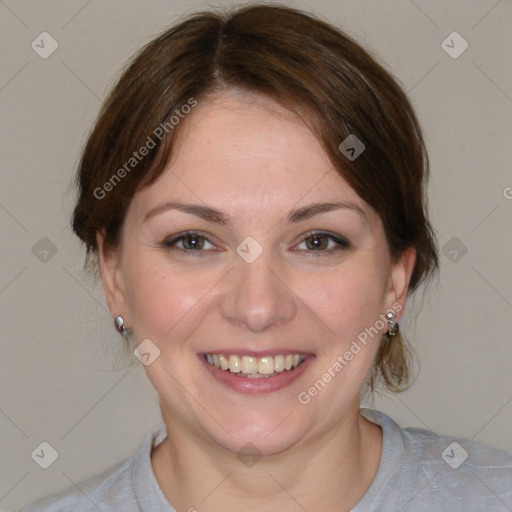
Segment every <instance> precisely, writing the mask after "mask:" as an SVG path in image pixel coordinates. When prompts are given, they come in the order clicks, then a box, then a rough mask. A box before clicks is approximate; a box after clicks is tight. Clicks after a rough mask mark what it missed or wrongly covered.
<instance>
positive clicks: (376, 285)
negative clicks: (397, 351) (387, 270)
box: [300, 260, 385, 351]
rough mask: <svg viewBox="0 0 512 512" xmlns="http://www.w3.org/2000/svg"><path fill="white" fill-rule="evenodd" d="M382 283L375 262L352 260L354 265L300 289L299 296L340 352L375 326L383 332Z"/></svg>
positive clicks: (329, 347) (383, 293)
mask: <svg viewBox="0 0 512 512" xmlns="http://www.w3.org/2000/svg"><path fill="white" fill-rule="evenodd" d="M370 265H371V266H370ZM384 282H385V279H384V278H383V274H382V269H378V268H376V266H375V264H374V263H372V264H370V262H362V263H361V262H356V261H355V260H354V264H353V265H347V266H346V267H344V268H343V269H341V268H340V270H339V271H337V272H333V273H331V274H330V275H329V278H328V279H323V280H321V281H317V283H316V284H315V285H313V286H312V285H311V282H310V285H309V286H303V288H302V291H301V295H300V296H301V297H304V300H305V302H306V303H307V304H308V306H310V308H311V310H312V311H314V313H315V314H316V316H315V318H317V320H319V321H320V320H322V322H321V323H322V324H323V329H324V331H325V332H326V333H327V334H328V335H329V336H330V337H331V338H332V339H333V340H334V343H335V345H336V348H337V349H340V347H341V346H345V345H350V343H351V341H352V340H354V339H356V338H357V336H358V335H359V334H360V333H362V332H365V329H369V328H371V327H375V326H376V327H377V329H379V330H382V327H383V324H382V319H381V318H382V317H381V314H382V313H383V311H384V298H385V287H384ZM379 319H380V320H379ZM319 324H320V322H319ZM331 348H334V347H333V346H332V344H329V345H328V346H326V349H327V350H328V351H331Z"/></svg>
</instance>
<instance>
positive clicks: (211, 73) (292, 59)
mask: <svg viewBox="0 0 512 512" xmlns="http://www.w3.org/2000/svg"><path fill="white" fill-rule="evenodd" d="M226 88H238V89H242V90H246V91H250V92H254V93H256V94H263V95H266V96H269V97H271V98H273V99H275V100H276V101H277V102H279V103H280V104H282V105H283V106H285V107H287V108H288V109H290V110H291V111H293V112H295V113H297V114H299V115H300V116H301V117H302V118H303V119H304V121H305V122H306V124H307V125H308V126H309V127H310V129H311V130H312V132H313V133H314V134H315V135H316V136H317V138H318V140H319V141H320V142H321V143H322V145H323V147H324V149H325V151H326V153H327V154H328V156H329V158H330V159H331V161H332V162H333V165H334V166H335V167H336V168H337V170H338V171H339V173H340V175H342V176H343V178H344V179H345V180H346V181H347V182H348V183H349V184H350V185H351V186H352V188H353V189H354V190H355V191H356V192H357V194H359V196H360V197H361V198H362V199H364V200H365V201H366V202H367V203H369V204H370V205H371V206H372V207H373V208H374V209H375V211H376V212H377V213H378V214H379V216H380V218H381V219H382V222H383V226H384V231H385V234H386V237H387V240H388V245H389V250H390V254H391V256H392V258H393V259H394V260H396V259H397V258H398V257H399V256H400V255H401V254H402V252H403V251H404V250H405V249H407V248H409V247H415V249H416V262H415V266H414V269H413V272H412V276H411V279H410V283H409V290H410V292H413V291H415V290H416V289H417V288H418V286H419V285H420V283H422V282H424V281H426V280H427V279H429V278H431V277H433V276H434V274H435V273H436V271H437V270H438V266H439V260H438V258H439V257H438V251H437V246H436V240H435V236H434V233H433V231H432V228H431V226H430V223H429V220H428V214H427V200H426V195H425V193H426V186H427V180H428V174H429V168H428V159H427V153H426V149H425V145H424V142H423V138H422V134H421V131H420V128H419V125H418V122H417V120H416V116H415V113H414V111H413V109H412V107H411V105H410V103H409V101H408V99H407V97H406V95H405V94H404V92H403V91H402V89H401V88H400V86H399V85H398V84H397V82H396V81H395V80H394V79H393V78H392V77H391V75H390V74H389V73H388V72H387V71H386V70H384V68H383V67H382V66H381V65H380V64H378V63H377V62H376V60H375V59H374V58H373V57H372V56H370V54H369V53H368V52H367V51H365V50H364V49H363V48H362V47H361V46H360V45H359V44H357V43H356V42H354V41H353V40H352V39H351V38H349V37H348V36H347V35H345V34H344V33H343V32H341V31H340V30H338V29H337V28H335V27H333V26H331V25H330V24H328V23H326V22H323V21H321V20H319V19H317V18H315V17H313V16H312V15H310V14H308V13H305V12H302V11H299V10H297V9H292V8H289V7H284V6H279V5H268V4H267V5H258V4H254V5H248V6H244V7H242V8H237V9H235V10H232V11H228V12H225V13H220V12H202V13H198V14H195V15H192V16H189V17H188V18H186V19H184V20H183V21H181V22H180V23H179V24H177V25H175V26H174V27H172V28H170V29H169V30H167V31H166V32H164V33H163V34H162V35H160V36H159V37H157V38H156V39H154V40H153V41H151V42H150V43H149V44H148V45H146V46H145V47H144V48H143V49H142V50H141V51H140V52H139V53H138V54H137V55H136V56H135V57H134V58H133V60H132V62H131V63H130V65H129V66H128V67H127V69H126V70H125V71H124V73H123V74H122V76H121V77H120V79H119V81H118V82H117V84H116V85H115V87H114V88H113V90H112V92H111V93H110V95H109V97H108V98H107V100H106V101H105V103H104V105H103V107H102V109H101V112H100V114H99V117H98V120H97V122H96V124H95V126H94V128H93V130H92V132H91V134H90V136H89V139H88V141H87V144H86V146H85V149H84V151H83V154H82V158H81V161H80V165H79V169H78V174H77V182H78V187H79V197H78V201H77V204H76V208H75V210H74V214H73V222H72V224H73V230H74V232H75V233H76V234H77V236H78V237H79V238H80V239H81V240H82V241H83V242H84V244H85V246H86V249H87V257H86V266H88V265H89V263H90V256H91V255H93V256H97V250H98V247H97V244H96V234H97V232H98V231H104V233H105V239H104V243H105V247H106V248H115V247H116V246H117V245H118V243H119V238H120V233H121V229H122V226H123V221H124V217H125V213H126V210H127V207H128V205H129V203H130V201H131V199H132V198H133V196H134V194H135V193H136V192H137V191H138V190H140V189H142V188H143V187H145V186H147V185H149V184H151V183H153V182H154V181H155V180H156V179H157V178H158V177H159V176H160V175H161V173H162V171H163V169H164V167H165V164H166V162H167V161H168V159H169V157H170V154H171V151H172V141H173V136H174V133H175V132H176V131H177V130H179V129H180V124H177V125H176V127H175V128H174V129H172V128H173V126H171V124H172V123H170V119H171V118H172V116H173V115H174V116H175V117H176V116H178V115H179V114H180V112H181V109H184V105H187V104H188V105H193V102H197V101H201V100H202V99H204V98H206V97H207V96H208V95H209V94H213V93H215V92H216V91H219V90H222V89H226ZM180 117H182V116H180ZM165 127H167V128H165ZM349 135H355V136H356V137H357V138H358V139H359V140H361V141H362V142H363V143H364V145H365V150H364V152H363V153H362V154H361V155H360V156H359V157H358V158H356V159H355V160H351V159H349V158H347V157H346V155H345V154H343V153H342V152H341V151H340V149H339V146H340V143H341V142H342V141H344V140H345V139H346V137H347V136H349ZM150 141H151V142H150ZM143 147H146V148H149V150H148V151H144V153H145V156H144V157H140V155H139V153H138V152H137V150H138V149H139V148H143ZM134 152H137V159H135V156H134V155H135V153H134ZM141 153H142V151H141ZM139 157H140V158H139ZM128 162H129V163H130V164H129V165H127V163H128ZM409 353H410V352H409V348H408V347H406V345H405V340H403V339H402V338H401V337H400V335H397V336H395V337H393V338H391V339H390V338H389V336H387V335H384V336H383V338H382V340H381V344H380V347H379V351H378V354H377V357H376V360H375V362H374V366H373V368H372V371H371V372H370V375H369V381H368V384H369V388H370V389H371V390H372V391H373V389H374V384H375V382H376V379H377V378H378V377H379V376H380V377H381V378H382V380H383V381H384V383H385V385H386V386H387V387H388V388H389V389H390V390H392V391H400V390H403V389H406V387H407V384H408V382H409V364H408V354H409Z"/></svg>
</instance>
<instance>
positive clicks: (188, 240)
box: [163, 231, 214, 253]
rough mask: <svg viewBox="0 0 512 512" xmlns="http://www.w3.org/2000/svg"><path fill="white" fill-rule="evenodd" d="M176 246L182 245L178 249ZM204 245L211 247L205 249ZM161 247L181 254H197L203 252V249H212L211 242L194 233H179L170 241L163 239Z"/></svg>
mask: <svg viewBox="0 0 512 512" xmlns="http://www.w3.org/2000/svg"><path fill="white" fill-rule="evenodd" d="M178 244H182V245H181V247H179V246H178ZM205 244H209V245H210V246H211V247H210V248H208V247H205ZM163 246H164V247H166V248H168V249H172V250H175V251H179V252H183V253H191V252H198V253H199V252H204V250H205V249H206V250H211V249H212V248H213V247H214V246H213V245H212V244H211V242H209V241H208V238H206V237H205V236H204V235H201V234H200V233H197V232H196V231H187V232H186V233H180V234H178V235H176V236H174V237H172V238H170V239H165V240H164V242H163Z"/></svg>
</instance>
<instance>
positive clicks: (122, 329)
mask: <svg viewBox="0 0 512 512" xmlns="http://www.w3.org/2000/svg"><path fill="white" fill-rule="evenodd" d="M114 325H115V327H116V329H117V330H118V332H119V334H121V336H122V337H123V338H125V339H126V338H128V331H127V330H126V326H125V325H124V318H123V317H122V316H116V317H115V318H114Z"/></svg>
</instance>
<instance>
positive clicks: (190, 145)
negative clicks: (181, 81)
mask: <svg viewBox="0 0 512 512" xmlns="http://www.w3.org/2000/svg"><path fill="white" fill-rule="evenodd" d="M181 123H182V125H181V126H180V129H179V130H178V132H177V133H176V140H175V144H174V149H173V153H172V156H171V159H170V161H169V163H168V164H167V166H166V169H165V170H164V172H163V174H162V175H161V176H160V177H159V179H158V180H157V181H156V182H155V183H153V184H152V185H151V186H150V187H148V188H147V189H145V190H143V191H142V192H141V193H139V195H140V197H138V198H137V203H138V206H140V209H141V210H144V209H146V210H147V209H149V208H152V207H154V205H155V203H156V202H159V201H169V200H180V201H187V200H188V201H193V202H195V203H197V202H202V203H205V204H208V205H209V206H213V207H219V208H220V209H230V210H233V212H234V213H240V214H241V213H242V212H244V211H247V210H250V211H252V212H253V214H254V210H255V209H258V208H265V209H272V210H275V211H276V212H278V211H279V212H281V213H282V212H283V211H288V210H290V209H291V208H293V207H296V206H301V205H303V204H307V203H311V202H318V201H350V202H353V203H355V204H357V205H358V206H360V207H361V208H362V209H363V210H364V211H365V212H366V213H367V217H368V219H369V220H372V219H373V217H374V212H373V210H372V208H371V207H370V206H369V205H368V204H367V203H366V202H365V201H363V200H362V199H361V198H360V197H359V196H358V195H357V193H356V192H355V191H354V190H353V189H352V188H351V187H350V186H349V185H348V183H347V182H346V181H345V180H344V179H343V178H342V177H341V175H340V174H339V172H338V171H337V170H336V169H335V167H334V166H333V164H332V162H331V161H330V159H329V157H328V155H327V154H326V152H325V151H324V149H323V147H322V145H321V143H320V142H319V141H318V140H317V139H316V137H315V136H314V134H313V133H312V132H311V130H310V129H309V128H308V127H307V126H306V125H305V124H304V123H303V122H302V121H301V119H300V118H299V117H298V116H297V115H295V114H294V113H293V112H291V111H289V110H287V109H285V108H284V107H283V106H281V105H280V104H279V103H277V102H275V101H274V100H272V99H270V98H267V97H263V96H256V95H253V94H251V93H247V92H239V91H226V92H222V93H218V94H216V95H214V96H212V97H209V98H208V99H204V100H202V101H198V105H197V106H196V107H195V108H194V109H193V110H192V111H191V113H190V114H188V115H187V117H186V118H185V119H184V120H183V121H181Z"/></svg>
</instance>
